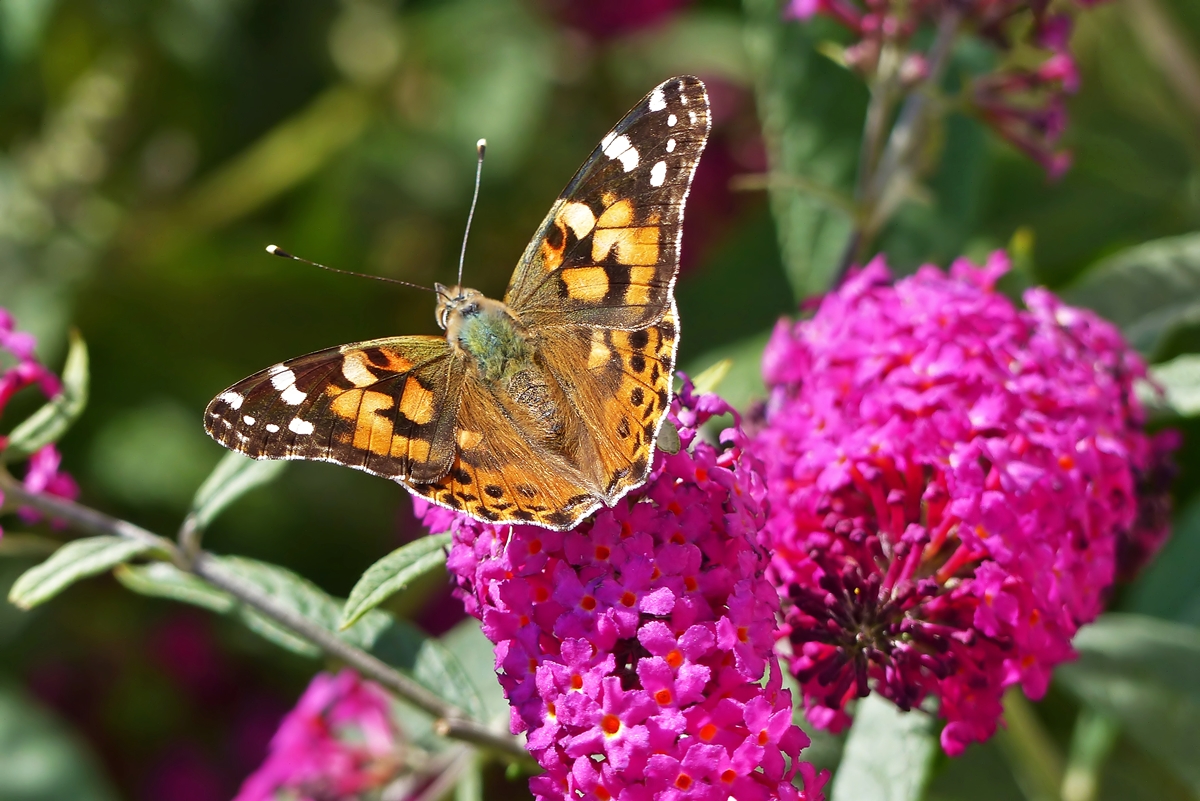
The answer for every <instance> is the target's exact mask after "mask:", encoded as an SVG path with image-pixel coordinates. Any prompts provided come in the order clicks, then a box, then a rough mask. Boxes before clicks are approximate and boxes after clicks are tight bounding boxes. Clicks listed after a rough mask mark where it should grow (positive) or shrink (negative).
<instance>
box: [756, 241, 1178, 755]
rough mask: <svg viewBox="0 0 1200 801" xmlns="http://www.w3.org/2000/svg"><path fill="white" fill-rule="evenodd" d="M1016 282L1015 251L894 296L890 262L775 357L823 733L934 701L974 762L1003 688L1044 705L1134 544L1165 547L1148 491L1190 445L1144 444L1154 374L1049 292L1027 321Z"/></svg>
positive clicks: (783, 499)
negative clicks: (875, 701) (1015, 294)
mask: <svg viewBox="0 0 1200 801" xmlns="http://www.w3.org/2000/svg"><path fill="white" fill-rule="evenodd" d="M1007 269H1008V261H1007V258H1006V257H1005V256H1004V254H1003V253H996V254H994V255H993V256H992V257H991V258H990V259H989V260H988V262H987V264H986V265H985V266H984V267H982V268H977V267H975V266H974V265H972V264H970V263H968V262H967V261H965V260H960V261H958V262H956V263H955V264H954V265H953V267H952V269H951V272H950V275H949V276H947V275H945V274H944V273H942V272H941V271H940V270H938V269H936V268H934V267H924V268H922V269H921V270H920V271H919V272H918V273H917V274H916V275H914V276H912V277H909V278H904V279H902V280H899V281H896V282H894V283H893V282H892V281H891V280H890V277H889V274H888V271H887V269H886V267H885V266H884V264H883V261H882V259H877V260H876V261H874V262H872V263H871V264H870V265H868V266H867V267H866V268H865V269H864V270H862V271H861V272H859V273H858V274H857V275H854V276H852V277H851V278H850V279H849V280H848V281H847V282H846V284H845V285H844V286H843V287H842V288H840V289H838V290H836V291H835V292H833V293H831V294H830V295H828V296H827V297H826V298H825V299H824V300H823V302H822V303H821V305H820V308H819V310H818V311H817V312H816V314H815V316H814V317H813V318H812V319H811V320H807V321H803V322H799V323H790V322H787V321H781V322H780V324H779V326H778V327H777V328H776V330H775V333H774V336H773V338H772V339H771V341H770V343H769V345H768V347H767V350H766V353H765V354H764V360H763V372H764V375H765V377H766V379H767V382H768V384H769V385H770V387H771V397H770V401H769V404H768V407H767V409H766V420H765V425H764V427H763V428H762V429H761V430H760V431H759V432H758V433H757V435H756V444H757V450H756V452H757V453H758V454H759V456H760V458H762V459H763V460H764V461H765V463H766V467H767V478H768V487H769V499H770V502H771V516H770V520H769V523H768V529H769V532H770V534H771V536H772V538H773V543H774V555H773V559H772V571H773V578H774V580H775V581H776V583H777V586H778V588H779V592H780V594H781V595H782V596H783V598H784V604H783V606H784V620H785V627H784V629H783V632H782V635H783V637H784V638H786V639H787V640H788V641H789V642H790V646H791V650H792V656H791V658H790V662H791V664H790V666H791V669H792V671H793V672H794V673H795V674H796V676H797V677H798V679H799V680H800V682H801V685H802V688H803V694H804V699H805V702H806V705H807V707H808V713H809V717H810V719H811V720H812V721H813V722H814V723H815V724H817V725H819V726H822V727H827V728H831V729H834V730H838V729H840V728H841V727H843V726H844V725H846V723H847V722H848V720H849V719H848V717H847V714H846V705H847V703H848V702H850V701H851V700H853V699H854V698H855V697H862V696H865V695H867V693H868V692H870V691H871V690H874V691H875V692H878V693H880V694H882V695H883V696H885V697H887V698H890V699H891V700H893V701H894V702H895V703H896V704H897V705H898V706H900V707H901V708H902V709H906V710H907V709H911V708H913V707H915V706H917V705H919V704H921V703H922V702H923V701H924V700H925V699H926V698H927V697H929V696H936V697H937V699H939V701H940V713H941V716H942V717H943V718H945V719H946V721H947V724H946V726H945V728H944V730H943V732H942V746H943V748H944V749H945V750H946V752H947V753H949V754H952V755H954V754H959V753H961V752H962V750H963V749H964V747H965V746H966V745H967V744H968V743H970V742H972V741H977V740H983V739H986V738H987V737H989V736H991V734H992V733H993V732H994V730H995V726H996V722H997V719H998V718H999V716H1000V713H1001V696H1002V694H1003V692H1004V689H1005V688H1006V687H1008V686H1010V685H1013V684H1016V683H1020V684H1021V685H1022V686H1023V688H1024V690H1025V692H1026V693H1027V694H1028V695H1029V696H1030V697H1033V698H1037V697H1040V696H1041V695H1042V694H1043V693H1044V692H1045V691H1046V686H1047V683H1048V682H1049V679H1050V674H1051V669H1052V668H1053V667H1054V666H1055V665H1056V664H1058V663H1060V662H1062V661H1063V660H1066V659H1069V658H1071V657H1072V655H1073V651H1072V649H1071V638H1072V636H1073V635H1074V634H1075V631H1076V630H1077V629H1078V628H1079V626H1080V625H1081V624H1083V623H1086V622H1088V621H1090V620H1092V619H1094V618H1095V617H1096V615H1097V613H1098V612H1099V611H1100V609H1101V605H1102V602H1103V600H1104V598H1105V594H1106V591H1107V589H1108V588H1109V586H1110V585H1111V584H1112V582H1113V578H1114V570H1115V568H1116V557H1117V554H1118V547H1119V543H1120V542H1121V541H1122V539H1127V540H1129V541H1131V542H1137V543H1140V544H1141V546H1142V549H1143V551H1144V552H1147V553H1148V552H1151V551H1153V550H1154V549H1156V548H1157V546H1158V545H1159V544H1161V542H1162V539H1163V537H1164V536H1165V534H1166V517H1165V516H1163V515H1161V514H1159V515H1155V514H1150V513H1147V512H1146V510H1147V509H1148V508H1149V509H1152V510H1153V509H1158V510H1159V511H1162V509H1163V508H1164V506H1163V505H1164V504H1165V503H1166V501H1165V492H1164V490H1165V486H1164V483H1163V482H1162V481H1159V482H1158V483H1157V484H1154V482H1150V483H1149V484H1148V483H1147V481H1146V478H1147V477H1148V476H1154V475H1155V474H1156V471H1157V475H1159V476H1160V477H1161V476H1162V475H1163V472H1162V470H1161V467H1160V466H1161V464H1162V463H1163V462H1164V460H1165V459H1166V457H1167V456H1168V454H1169V450H1170V448H1171V447H1173V445H1174V443H1173V442H1172V441H1170V440H1168V439H1158V440H1152V439H1151V438H1149V437H1147V435H1146V434H1145V433H1144V432H1143V430H1142V423H1143V414H1142V410H1141V408H1140V407H1139V404H1138V401H1137V400H1136V398H1135V397H1134V394H1133V381H1134V379H1136V378H1138V377H1140V376H1143V375H1144V372H1145V371H1144V367H1143V365H1142V363H1141V361H1140V360H1139V359H1138V357H1137V356H1136V355H1134V354H1133V353H1132V352H1131V351H1130V350H1129V348H1128V347H1127V345H1126V344H1125V342H1124V341H1123V340H1122V338H1121V336H1120V334H1119V333H1118V332H1117V330H1116V329H1115V328H1114V327H1113V326H1112V325H1110V324H1108V323H1106V322H1104V321H1103V320H1101V319H1099V318H1098V317H1096V316H1095V315H1094V314H1092V313H1090V312H1087V311H1083V310H1080V309H1075V308H1071V307H1069V306H1066V305H1064V304H1063V303H1062V302H1061V301H1059V300H1058V299H1057V298H1055V297H1054V296H1053V295H1052V294H1050V293H1049V292H1047V291H1045V290H1041V289H1034V290H1030V291H1028V292H1026V293H1025V296H1024V301H1025V306H1026V308H1025V309H1020V308H1017V307H1015V306H1014V305H1013V304H1012V302H1010V301H1009V300H1008V298H1006V297H1005V296H1004V295H1002V294H999V293H997V292H996V291H994V284H995V282H996V280H997V279H998V278H999V277H1000V276H1001V275H1002V274H1003V273H1004V272H1005V271H1006V270H1007ZM1152 484H1153V491H1152V492H1149V493H1146V492H1145V490H1147V489H1148V488H1150V487H1151V485H1152ZM1139 488H1140V489H1141V490H1143V494H1142V495H1141V496H1139Z"/></svg>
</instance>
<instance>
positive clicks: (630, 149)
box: [600, 134, 638, 172]
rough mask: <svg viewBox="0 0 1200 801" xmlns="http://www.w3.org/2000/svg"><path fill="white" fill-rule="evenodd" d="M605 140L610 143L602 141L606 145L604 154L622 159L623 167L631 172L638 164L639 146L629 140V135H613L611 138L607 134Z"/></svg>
mask: <svg viewBox="0 0 1200 801" xmlns="http://www.w3.org/2000/svg"><path fill="white" fill-rule="evenodd" d="M604 140H605V141H606V142H608V144H605V143H604V142H601V143H600V144H601V145H602V146H603V147H604V155H606V156H608V157H609V158H610V159H617V160H618V161H620V162H621V167H622V169H624V170H625V172H630V171H631V170H633V168H634V167H636V166H637V165H638V152H637V148H635V147H634V146H633V143H632V142H630V141H629V137H628V136H625V135H624V134H621V135H620V136H617V137H613V138H612V139H611V140H610V139H609V137H607V136H606V137H604Z"/></svg>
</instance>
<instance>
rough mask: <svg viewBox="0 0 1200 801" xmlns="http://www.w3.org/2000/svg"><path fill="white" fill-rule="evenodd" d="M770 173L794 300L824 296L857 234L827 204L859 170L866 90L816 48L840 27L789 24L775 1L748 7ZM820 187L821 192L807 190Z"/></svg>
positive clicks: (746, 2) (749, 2)
mask: <svg viewBox="0 0 1200 801" xmlns="http://www.w3.org/2000/svg"><path fill="white" fill-rule="evenodd" d="M742 6H743V8H744V10H745V12H746V19H747V25H746V51H747V53H748V55H749V56H750V63H751V68H752V71H753V72H754V74H755V84H756V94H757V98H758V108H759V114H760V116H761V118H762V124H763V135H764V138H765V139H766V144H767V157H768V158H767V160H768V164H769V166H770V170H771V180H770V182H769V184H770V187H771V188H770V198H771V210H772V211H773V212H774V215H775V224H776V230H777V231H778V234H779V240H780V249H781V251H782V253H783V259H784V264H785V266H786V269H787V273H788V278H789V280H790V281H791V283H792V288H793V289H794V290H795V294H796V297H798V298H803V297H807V296H810V295H815V294H818V293H820V292H824V291H825V289H826V287H827V285H828V283H829V280H830V279H831V278H832V276H833V274H834V273H835V271H836V269H837V267H838V264H839V262H840V260H841V256H842V253H843V251H844V250H845V248H846V243H847V240H848V238H849V235H850V231H851V228H852V220H851V218H850V217H849V216H848V215H847V214H846V213H845V212H844V211H842V210H840V209H838V208H837V207H836V206H835V205H834V204H831V203H830V202H829V200H828V197H829V196H836V195H848V194H849V192H850V189H851V186H852V184H853V180H854V170H855V166H856V165H857V163H858V142H859V139H860V138H861V129H862V114H863V109H864V107H865V105H866V97H867V95H866V90H865V88H864V86H863V83H862V81H861V80H859V78H857V77H856V76H855V75H854V74H852V73H851V72H850V71H848V70H846V69H843V68H842V67H840V66H838V65H837V64H835V63H834V62H832V61H830V60H829V59H828V58H827V57H826V56H824V55H822V54H821V53H820V52H819V50H818V48H819V46H820V44H821V41H822V39H823V38H825V37H824V33H826V32H828V33H830V34H831V35H833V34H834V32H835V26H832V25H825V24H824V21H821V20H816V21H814V23H810V24H804V25H801V24H798V23H797V22H796V21H795V20H787V19H784V16H783V14H782V12H781V9H780V5H779V2H778V1H777V0H743V3H742ZM808 185H812V186H817V187H820V188H821V189H820V191H819V192H813V191H806V190H805V189H804V187H805V186H808Z"/></svg>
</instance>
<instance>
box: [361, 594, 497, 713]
mask: <svg viewBox="0 0 1200 801" xmlns="http://www.w3.org/2000/svg"><path fill="white" fill-rule="evenodd" d="M370 614H372V615H380V616H382V617H384V618H386V619H388V620H389V621H390V625H388V626H387V627H385V628H383V629H381V630H380V631H379V633H378V634H377V635H376V636H375V639H374V641H373V642H372V644H371V653H373V654H374V655H375V656H377V657H379V658H380V659H382V660H383V661H384V662H387V663H388V664H389V665H391V666H392V667H394V668H397V669H399V670H401V671H403V672H405V673H407V674H408V675H410V676H412V677H413V678H414V679H415V680H416V681H417V682H418V683H420V684H421V685H422V686H424V687H425V688H426V689H428V690H429V691H430V692H432V693H434V694H435V695H437V696H438V697H439V698H442V699H443V700H445V701H447V702H449V703H451V704H454V705H455V706H457V707H458V708H459V709H462V710H464V711H466V712H467V713H468V714H469V715H470V716H471V717H472V718H473V719H475V720H484V719H485V718H484V714H485V710H486V707H485V706H484V703H483V701H482V699H481V698H480V693H479V692H478V691H477V690H476V683H475V682H473V681H471V679H470V678H469V677H468V675H467V672H466V671H465V670H464V669H463V666H462V664H461V663H460V662H459V660H458V658H457V657H456V656H455V655H454V654H453V653H452V652H451V651H450V650H449V649H448V648H447V647H446V646H445V645H443V644H442V643H441V642H439V641H438V640H436V639H434V638H432V637H430V636H429V635H427V634H426V633H425V632H423V631H421V630H420V629H418V628H417V627H416V626H414V625H412V624H411V623H409V622H408V621H405V620H395V619H393V618H391V617H390V616H389V615H385V614H384V613H383V612H379V611H375V612H371V613H370ZM495 675H496V674H495V670H494V669H493V672H492V682H493V683H496V682H495Z"/></svg>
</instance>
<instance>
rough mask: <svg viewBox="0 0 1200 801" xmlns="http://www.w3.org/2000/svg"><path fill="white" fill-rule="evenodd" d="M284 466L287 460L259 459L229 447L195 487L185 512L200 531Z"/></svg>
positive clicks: (279, 471) (269, 480)
mask: <svg viewBox="0 0 1200 801" xmlns="http://www.w3.org/2000/svg"><path fill="white" fill-rule="evenodd" d="M286 466H287V462H282V461H275V460H261V461H260V460H255V459H251V458H249V457H246V456H243V455H242V454H240V453H238V452H237V451H230V452H229V453H227V454H225V456H224V458H222V459H221V461H220V462H218V463H217V466H216V467H215V468H214V469H213V471H212V473H210V474H209V476H208V478H207V479H205V480H204V483H203V484H202V485H200V489H198V490H197V491H196V497H195V498H193V499H192V508H191V511H190V512H188V518H189V520H190V521H192V525H193V526H195V528H197V529H199V530H201V531H203V530H204V529H206V528H208V525H209V523H211V522H212V521H213V520H214V519H215V518H216V516H217V515H219V514H220V513H221V512H223V511H224V510H225V507H227V506H229V505H230V504H231V503H233V502H234V501H236V500H237V499H238V498H240V497H241V496H242V495H245V494H246V493H247V492H249V491H250V490H252V489H254V488H255V487H260V486H262V485H263V484H267V483H269V482H271V481H274V480H275V478H276V477H278V476H279V474H280V473H281V472H282V471H283V469H284V467H286Z"/></svg>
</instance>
